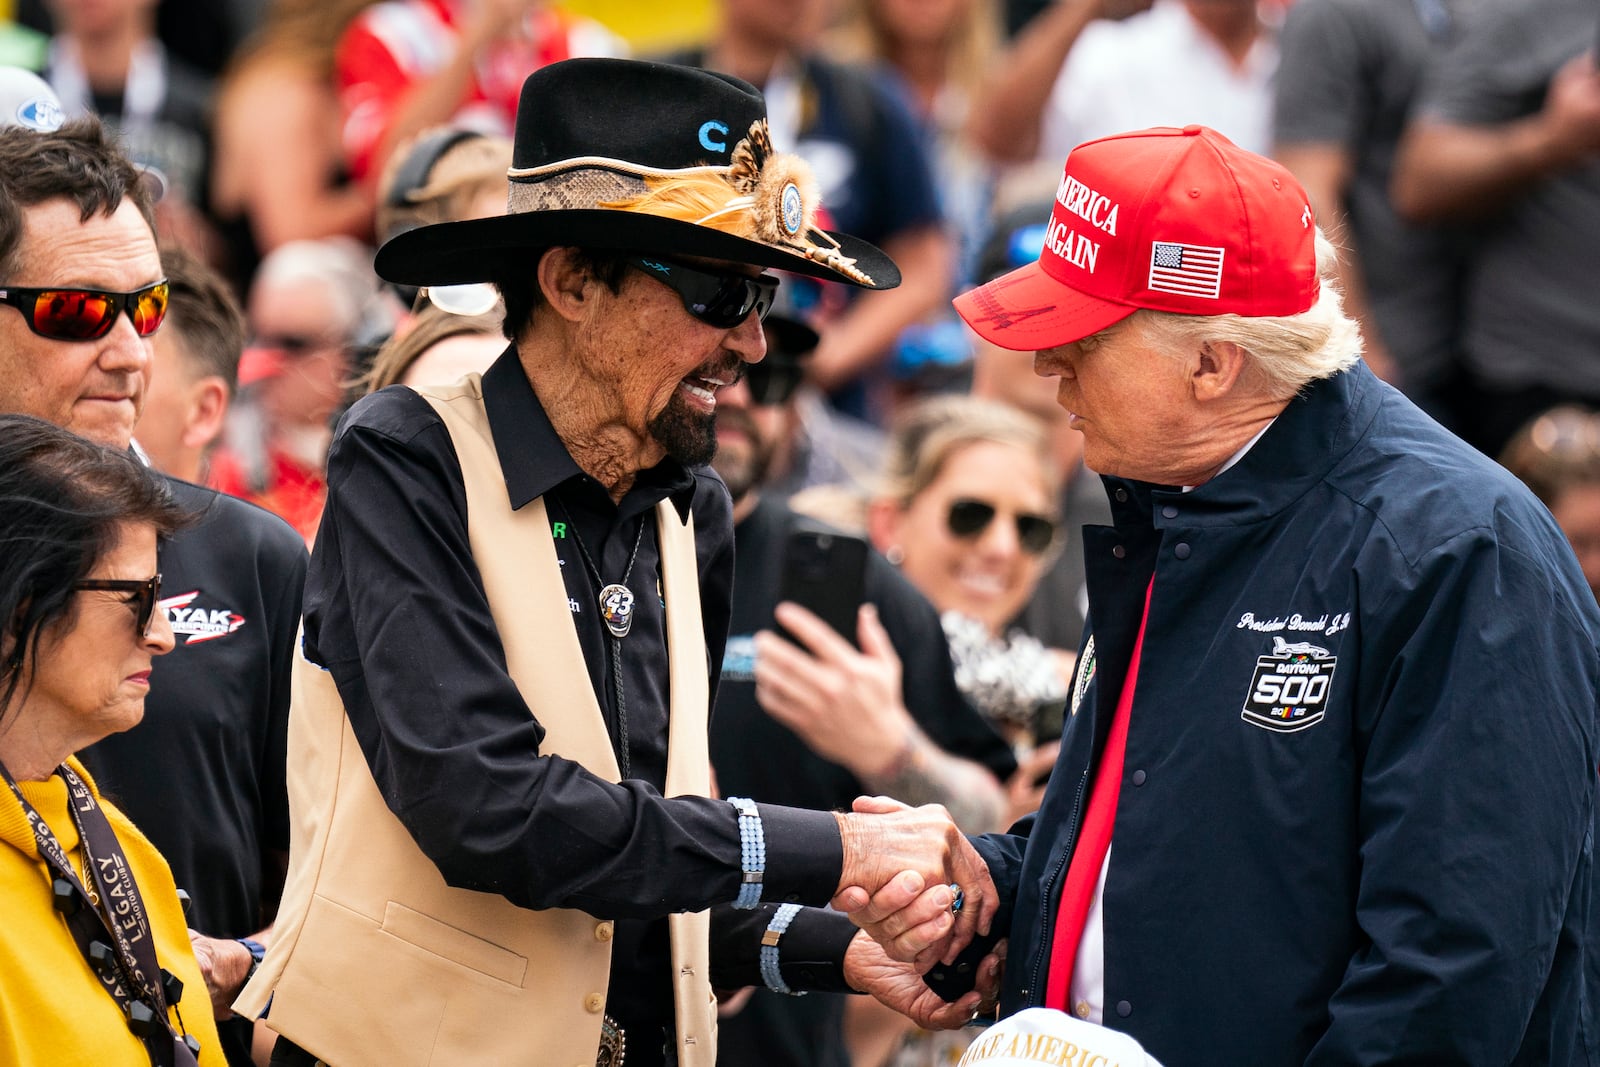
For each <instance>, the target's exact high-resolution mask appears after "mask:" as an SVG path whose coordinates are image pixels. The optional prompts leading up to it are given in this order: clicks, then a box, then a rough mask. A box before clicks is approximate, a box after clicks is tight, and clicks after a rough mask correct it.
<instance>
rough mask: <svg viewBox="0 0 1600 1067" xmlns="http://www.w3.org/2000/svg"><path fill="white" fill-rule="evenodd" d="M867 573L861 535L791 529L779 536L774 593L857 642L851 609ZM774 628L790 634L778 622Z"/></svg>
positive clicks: (859, 598)
mask: <svg viewBox="0 0 1600 1067" xmlns="http://www.w3.org/2000/svg"><path fill="white" fill-rule="evenodd" d="M866 574H867V543H866V542H865V541H863V540H862V539H861V538H859V537H853V536H851V535H850V534H845V533H839V532H837V531H833V530H815V529H805V528H802V529H797V530H793V531H791V532H790V534H789V536H788V537H787V538H786V539H785V541H784V546H783V576H782V578H781V580H780V581H779V583H778V599H779V600H792V601H794V602H795V603H796V604H799V605H800V606H801V607H803V608H806V609H807V610H809V611H811V612H812V613H813V614H815V615H816V616H817V617H818V618H820V619H822V621H823V622H826V623H827V624H828V625H829V626H832V627H833V628H834V629H835V630H836V631H838V632H839V634H841V635H842V636H843V637H844V639H845V640H847V641H849V642H850V643H851V644H852V645H856V644H857V642H856V614H857V612H858V611H859V610H860V607H861V601H862V600H863V599H864V597H865V592H864V585H865V582H866ZM778 632H779V633H781V634H784V636H785V637H789V636H790V635H788V634H787V633H784V630H783V627H781V626H780V627H778ZM790 640H793V638H792V637H790ZM858 647H859V646H858Z"/></svg>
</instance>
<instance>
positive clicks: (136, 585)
mask: <svg viewBox="0 0 1600 1067" xmlns="http://www.w3.org/2000/svg"><path fill="white" fill-rule="evenodd" d="M72 588H74V589H84V590H104V591H106V592H108V593H132V594H133V595H132V596H131V597H129V598H128V606H129V607H131V608H132V609H133V617H134V619H135V620H136V621H137V622H138V624H139V633H140V634H141V635H142V636H144V637H149V636H150V627H152V626H154V625H155V624H156V604H157V602H158V601H159V600H160V599H161V575H159V574H157V575H155V576H154V577H152V578H145V579H143V580H142V581H135V580H133V579H131V578H128V579H122V578H85V579H84V580H83V581H81V582H73V583H72Z"/></svg>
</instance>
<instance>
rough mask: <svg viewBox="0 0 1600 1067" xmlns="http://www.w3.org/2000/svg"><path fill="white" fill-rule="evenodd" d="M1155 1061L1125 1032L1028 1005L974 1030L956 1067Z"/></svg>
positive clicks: (1118, 1065) (1111, 1066) (1148, 1065)
mask: <svg viewBox="0 0 1600 1067" xmlns="http://www.w3.org/2000/svg"><path fill="white" fill-rule="evenodd" d="M1045 1064H1050V1065H1052V1067H1056V1065H1066V1067H1161V1064H1159V1063H1157V1062H1156V1060H1155V1057H1153V1056H1151V1055H1149V1054H1148V1053H1146V1052H1145V1050H1144V1048H1143V1047H1142V1046H1141V1045H1140V1044H1139V1042H1137V1041H1135V1040H1134V1039H1133V1038H1131V1037H1129V1036H1128V1035H1127V1034H1121V1033H1118V1032H1117V1031H1115V1030H1107V1029H1106V1028H1105V1027H1103V1026H1096V1025H1094V1024H1093V1023H1086V1022H1084V1021H1083V1020H1082V1019H1074V1018H1073V1017H1072V1016H1070V1015H1068V1014H1066V1013H1065V1012H1060V1011H1056V1010H1055V1009H1054V1008H1028V1009H1027V1010H1025V1011H1019V1012H1017V1013H1016V1014H1015V1015H1012V1016H1008V1017H1007V1018H1004V1019H1002V1020H1000V1021H999V1022H998V1023H996V1024H995V1025H994V1026H991V1027H990V1028H989V1029H987V1030H985V1031H984V1032H983V1033H981V1034H979V1035H978V1039H977V1040H976V1041H974V1042H973V1043H972V1044H971V1045H970V1046H968V1048H967V1053H966V1055H964V1056H962V1057H961V1064H960V1067H969V1065H970V1067H1043V1065H1045Z"/></svg>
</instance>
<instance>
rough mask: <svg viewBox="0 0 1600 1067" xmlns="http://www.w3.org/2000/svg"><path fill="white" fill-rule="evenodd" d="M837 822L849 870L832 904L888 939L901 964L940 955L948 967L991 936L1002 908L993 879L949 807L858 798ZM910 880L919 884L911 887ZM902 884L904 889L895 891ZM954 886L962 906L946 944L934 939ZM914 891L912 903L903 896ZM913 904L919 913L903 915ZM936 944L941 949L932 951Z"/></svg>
mask: <svg viewBox="0 0 1600 1067" xmlns="http://www.w3.org/2000/svg"><path fill="white" fill-rule="evenodd" d="M837 818H838V819H839V826H840V836H841V838H842V840H843V843H844V868H843V873H842V876H841V878H840V880H839V890H838V892H837V894H836V895H835V896H834V899H833V905H834V907H835V908H837V909H838V910H839V911H843V912H846V913H848V914H849V915H850V918H851V920H852V921H854V922H855V923H856V925H857V926H860V927H862V928H863V929H866V930H867V931H868V932H869V933H871V934H872V935H873V937H874V939H875V940H881V941H883V943H884V946H885V950H886V951H887V952H888V953H889V954H890V955H891V956H893V957H894V958H896V959H898V960H901V961H902V962H910V961H913V960H916V959H919V958H924V959H929V962H930V965H931V959H932V958H934V956H936V957H937V958H942V959H944V960H945V961H946V962H949V961H950V960H953V959H954V958H955V957H956V956H957V955H958V954H959V953H960V952H961V950H962V949H964V948H966V947H967V945H968V944H969V943H970V942H971V941H972V938H973V937H974V935H976V934H987V933H988V932H989V926H990V923H991V922H992V921H993V919H994V913H995V911H996V910H997V909H998V908H999V905H1000V901H999V894H998V893H997V892H996V890H995V886H994V880H993V879H992V878H991V877H990V876H989V868H988V866H987V865H986V864H985V863H984V862H983V858H982V857H981V856H979V855H978V852H977V850H976V849H974V848H973V847H972V843H971V842H970V841H968V840H967V838H966V836H965V835H964V834H962V833H961V831H960V830H959V829H958V828H957V827H956V824H955V823H954V822H953V821H951V819H950V815H949V813H948V812H947V811H945V809H944V808H943V807H941V806H940V805H937V804H927V805H924V806H922V807H920V808H910V807H907V806H906V805H904V804H902V803H900V802H899V801H897V800H893V799H890V798H888V797H858V798H857V799H856V802H855V804H854V810H853V811H852V813H851V814H848V815H839V816H837ZM908 876H909V877H911V878H913V879H920V880H921V884H920V885H916V886H915V887H914V888H913V885H912V883H911V882H910V881H907V880H906V879H907V877H908ZM897 879H898V880H900V882H899V885H898V887H890V886H889V883H890V882H891V881H892V880H897ZM950 885H955V886H957V887H958V888H959V889H960V890H961V899H962V906H961V910H960V911H959V913H957V914H956V915H955V916H954V918H953V922H952V923H951V927H950V929H949V931H948V934H947V936H944V937H943V939H942V942H941V941H940V939H939V938H937V937H932V936H931V934H932V932H933V931H935V930H937V929H938V927H939V923H940V920H939V919H938V916H937V914H936V913H937V912H938V911H941V910H942V911H944V912H945V913H947V914H948V912H949V909H950V907H951V905H952V904H953V903H954V898H953V896H952V895H951V893H950V890H949V888H948V887H949V886H950ZM929 887H931V888H929ZM886 888H888V890H889V891H888V892H885V891H884V890H885V889H886ZM924 890H926V892H924ZM913 893H914V894H918V895H917V896H916V898H915V899H914V900H912V899H910V898H909V897H908V896H906V895H905V894H913ZM941 901H942V907H940V906H939V902H941ZM908 907H909V908H911V909H913V910H911V911H909V912H907V913H906V914H904V915H901V914H900V912H902V911H903V910H905V909H906V908H908ZM936 946H937V947H942V952H940V953H937V954H929V953H928V950H929V949H930V948H934V947H936Z"/></svg>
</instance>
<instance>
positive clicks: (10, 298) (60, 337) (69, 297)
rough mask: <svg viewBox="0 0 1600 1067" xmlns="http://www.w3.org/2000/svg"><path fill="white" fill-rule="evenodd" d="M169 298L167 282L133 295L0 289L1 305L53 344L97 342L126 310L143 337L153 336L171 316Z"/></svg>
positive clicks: (79, 291)
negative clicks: (11, 308) (19, 316)
mask: <svg viewBox="0 0 1600 1067" xmlns="http://www.w3.org/2000/svg"><path fill="white" fill-rule="evenodd" d="M168 295H169V287H168V285H167V283H166V281H165V280H164V279H163V280H162V281H159V282H156V283H155V284H154V285H147V286H145V287H144V288H143V289H135V290H134V291H133V292H131V293H113V292H108V291H106V290H103V289H74V288H68V287H62V286H57V287H55V288H52V289H29V288H24V287H22V286H15V285H13V286H7V287H6V288H4V289H0V304H10V305H11V306H12V307H14V308H16V309H17V310H18V311H20V312H22V317H23V318H24V319H26V320H27V323H28V329H30V330H32V331H33V332H34V333H36V334H38V335H39V336H40V337H48V338H50V340H52V341H97V340H99V339H100V338H102V337H104V336H105V335H106V334H108V333H110V332H111V327H113V326H115V325H116V324H117V316H118V315H119V314H121V313H122V312H124V311H126V312H127V313H128V321H130V322H132V323H133V328H134V329H135V330H136V331H138V334H139V336H140V337H149V336H150V335H151V334H153V333H155V332H156V331H157V330H159V329H160V328H161V323H162V320H164V319H165V318H166V317H167V297H168Z"/></svg>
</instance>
